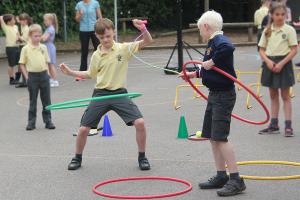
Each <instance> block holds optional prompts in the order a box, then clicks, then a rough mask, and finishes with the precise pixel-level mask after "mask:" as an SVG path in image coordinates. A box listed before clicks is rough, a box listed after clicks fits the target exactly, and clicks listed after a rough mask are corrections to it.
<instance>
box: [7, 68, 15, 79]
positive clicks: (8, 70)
mask: <svg viewBox="0 0 300 200" xmlns="http://www.w3.org/2000/svg"><path fill="white" fill-rule="evenodd" d="M7 73H8V76H9V78H14V76H15V72H14V67H13V66H9V67H8V69H7Z"/></svg>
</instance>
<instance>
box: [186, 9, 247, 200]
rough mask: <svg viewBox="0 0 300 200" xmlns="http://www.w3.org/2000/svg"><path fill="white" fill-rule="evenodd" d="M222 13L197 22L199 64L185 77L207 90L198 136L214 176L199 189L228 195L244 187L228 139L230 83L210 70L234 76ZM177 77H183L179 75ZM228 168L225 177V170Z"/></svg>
mask: <svg viewBox="0 0 300 200" xmlns="http://www.w3.org/2000/svg"><path fill="white" fill-rule="evenodd" d="M222 27H223V19H222V16H221V15H220V14H219V13H217V12H215V11H207V12H205V13H204V14H203V15H202V16H201V18H200V19H199V21H198V28H199V30H200V34H201V36H202V38H203V39H204V40H206V41H207V42H208V44H207V48H206V52H205V56H204V58H203V63H202V67H201V69H199V70H196V71H194V72H187V76H188V77H189V78H196V77H198V78H200V77H201V78H202V83H203V85H205V86H206V87H207V88H208V89H209V95H208V102H207V107H206V110H205V115H204V120H203V127H202V137H204V138H209V139H210V143H211V147H212V152H213V156H214V160H215V166H216V171H217V173H216V175H215V176H213V177H212V178H210V179H209V180H208V181H207V182H203V183H200V184H199V188H200V189H217V188H222V189H220V190H218V191H217V194H218V195H219V196H232V195H237V194H240V193H242V192H243V191H244V190H245V189H246V185H245V183H244V181H243V179H242V178H241V177H240V175H239V171H238V166H237V164H236V158H235V154H234V149H233V147H232V146H231V144H230V143H229V141H228V139H227V138H228V136H229V132H230V123H231V113H232V110H233V107H234V105H235V101H236V93H235V86H234V82H233V81H232V80H231V79H229V78H227V77H225V76H224V75H221V74H219V73H218V72H216V71H214V70H211V68H212V66H215V67H217V68H219V69H221V70H223V71H225V72H227V73H228V74H230V75H232V76H234V77H236V74H235V71H234V64H233V52H234V50H235V47H234V46H233V45H232V43H231V42H230V41H229V39H228V38H227V37H225V36H224V35H223V32H222V31H221V30H222ZM180 77H182V78H184V79H185V77H184V76H183V74H182V73H181V74H180ZM226 165H227V167H228V171H229V176H228V175H227V173H226Z"/></svg>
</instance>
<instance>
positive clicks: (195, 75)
mask: <svg viewBox="0 0 300 200" xmlns="http://www.w3.org/2000/svg"><path fill="white" fill-rule="evenodd" d="M197 73H199V72H198V71H194V72H186V75H187V77H189V78H197ZM178 77H180V78H182V79H183V80H185V81H186V78H185V76H184V74H183V72H180V74H179V75H178Z"/></svg>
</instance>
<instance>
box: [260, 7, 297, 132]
mask: <svg viewBox="0 0 300 200" xmlns="http://www.w3.org/2000/svg"><path fill="white" fill-rule="evenodd" d="M286 14H287V10H286V6H285V4H283V3H278V2H276V3H273V4H272V6H271V9H270V20H269V24H268V26H267V27H266V29H265V30H264V32H263V34H262V37H261V40H260V42H259V44H258V46H259V47H260V51H259V53H260V56H261V58H262V59H263V61H264V62H263V65H262V68H263V71H262V77H261V84H262V85H263V86H266V87H268V88H269V91H270V97H271V117H272V118H271V123H270V125H269V127H268V128H266V129H263V130H261V131H260V132H259V134H273V133H279V126H278V115H279V108H280V105H279V90H280V92H281V98H282V100H283V108H284V115H285V134H284V136H285V137H292V136H293V135H294V134H293V129H292V120H291V118H292V103H291V98H290V93H289V91H290V87H291V86H293V85H294V84H295V77H294V70H293V63H292V58H293V57H294V56H295V55H296V53H297V44H298V42H297V34H296V31H295V29H294V28H293V27H291V26H290V25H288V24H286V23H285V20H286Z"/></svg>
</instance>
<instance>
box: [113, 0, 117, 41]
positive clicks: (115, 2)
mask: <svg viewBox="0 0 300 200" xmlns="http://www.w3.org/2000/svg"><path fill="white" fill-rule="evenodd" d="M114 5H115V9H114V10H115V11H114V12H115V33H116V38H115V39H116V42H118V1H117V0H115V1H114Z"/></svg>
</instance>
